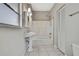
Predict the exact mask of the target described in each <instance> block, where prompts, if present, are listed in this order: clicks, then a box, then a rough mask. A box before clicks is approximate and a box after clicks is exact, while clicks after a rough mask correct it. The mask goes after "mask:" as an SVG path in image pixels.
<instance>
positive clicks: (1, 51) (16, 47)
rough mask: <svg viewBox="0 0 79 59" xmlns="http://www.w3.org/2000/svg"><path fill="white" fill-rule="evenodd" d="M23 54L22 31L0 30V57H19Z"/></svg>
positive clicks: (13, 29) (12, 29) (23, 41)
mask: <svg viewBox="0 0 79 59" xmlns="http://www.w3.org/2000/svg"><path fill="white" fill-rule="evenodd" d="M24 53H25V40H24V34H23V30H22V29H15V28H0V56H19V55H24Z"/></svg>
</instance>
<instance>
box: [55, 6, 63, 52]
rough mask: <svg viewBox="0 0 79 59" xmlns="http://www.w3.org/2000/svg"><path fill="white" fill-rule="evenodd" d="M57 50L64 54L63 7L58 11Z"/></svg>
mask: <svg viewBox="0 0 79 59" xmlns="http://www.w3.org/2000/svg"><path fill="white" fill-rule="evenodd" d="M57 14H58V48H59V49H60V50H61V51H62V52H64V53H65V7H63V8H61V9H60V10H59V11H58V13H57Z"/></svg>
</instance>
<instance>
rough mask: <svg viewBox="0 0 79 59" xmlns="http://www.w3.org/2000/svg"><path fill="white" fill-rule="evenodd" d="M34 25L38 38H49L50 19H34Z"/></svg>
mask: <svg viewBox="0 0 79 59" xmlns="http://www.w3.org/2000/svg"><path fill="white" fill-rule="evenodd" d="M32 27H33V29H32V30H33V31H34V32H35V33H36V37H37V38H38V39H49V31H50V23H49V21H33V25H32Z"/></svg>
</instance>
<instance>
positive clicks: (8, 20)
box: [0, 3, 19, 26]
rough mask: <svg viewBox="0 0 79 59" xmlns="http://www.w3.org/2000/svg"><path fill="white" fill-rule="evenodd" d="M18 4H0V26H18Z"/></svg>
mask: <svg viewBox="0 0 79 59" xmlns="http://www.w3.org/2000/svg"><path fill="white" fill-rule="evenodd" d="M18 9H19V5H18V3H17V4H15V3H10V4H7V3H1V4H0V24H4V25H13V26H19V10H18Z"/></svg>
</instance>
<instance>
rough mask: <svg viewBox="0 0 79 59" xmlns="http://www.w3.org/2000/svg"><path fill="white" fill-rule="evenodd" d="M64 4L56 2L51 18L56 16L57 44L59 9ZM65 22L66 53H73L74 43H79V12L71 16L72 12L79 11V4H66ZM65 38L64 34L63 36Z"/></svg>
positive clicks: (55, 36)
mask: <svg viewBox="0 0 79 59" xmlns="http://www.w3.org/2000/svg"><path fill="white" fill-rule="evenodd" d="M62 5H63V4H56V5H55V6H54V8H53V9H52V10H51V12H50V15H51V18H52V17H54V45H56V46H57V39H58V36H57V28H58V26H57V24H58V23H57V22H59V21H58V20H57V18H58V16H57V10H58V9H59V8H61V6H62ZM65 6H66V8H65V19H64V20H65V23H64V28H65V29H63V30H64V32H65V36H64V39H65V43H66V44H65V54H67V55H73V51H72V44H77V45H79V14H76V15H74V16H69V15H70V14H72V13H74V12H76V11H79V4H65ZM62 38H63V36H62Z"/></svg>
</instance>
